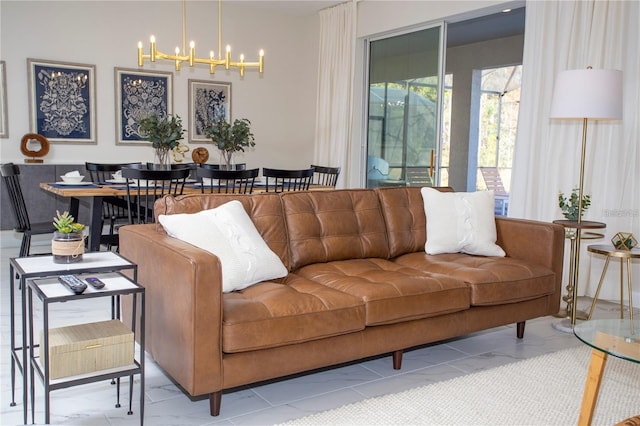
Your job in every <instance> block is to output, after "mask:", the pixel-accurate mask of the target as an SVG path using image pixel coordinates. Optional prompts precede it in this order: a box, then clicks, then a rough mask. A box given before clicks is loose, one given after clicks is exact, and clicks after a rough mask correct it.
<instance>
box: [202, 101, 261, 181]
mask: <svg viewBox="0 0 640 426" xmlns="http://www.w3.org/2000/svg"><path fill="white" fill-rule="evenodd" d="M204 133H205V135H206V136H207V137H208V138H209V139H211V141H212V142H213V143H214V144H215V145H216V146H217V147H218V149H219V150H220V152H221V154H222V156H223V159H224V161H225V164H226V165H227V168H230V166H231V163H232V159H233V153H235V152H238V151H242V152H244V150H245V148H251V147H254V146H255V145H256V143H255V138H254V136H253V133H251V122H250V121H249V120H248V119H246V118H237V119H235V120H234V121H233V124H231V123H229V122H228V121H227V120H226V119H225V114H224V108H223V107H220V106H216V107H215V109H214V114H213V120H212V121H211V122H209V123H208V124H207V126H206V127H205V129H204Z"/></svg>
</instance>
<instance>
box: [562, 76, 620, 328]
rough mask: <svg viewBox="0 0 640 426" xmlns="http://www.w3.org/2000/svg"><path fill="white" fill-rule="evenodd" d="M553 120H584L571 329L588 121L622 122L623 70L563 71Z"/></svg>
mask: <svg viewBox="0 0 640 426" xmlns="http://www.w3.org/2000/svg"><path fill="white" fill-rule="evenodd" d="M550 118H552V119H572V120H575V119H580V120H582V153H581V155H580V183H579V186H578V200H579V203H578V218H577V220H576V223H575V224H570V225H571V226H567V227H571V228H575V232H576V234H575V240H574V241H572V244H574V245H573V246H572V250H571V259H570V265H571V267H570V268H569V269H570V277H569V289H570V290H571V292H572V294H570V297H571V298H572V304H571V313H570V314H571V316H570V321H571V327H573V325H574V324H575V323H576V302H577V295H578V271H579V265H580V238H581V234H582V226H581V225H582V197H583V193H584V160H585V155H586V146H587V122H588V120H590V119H591V120H619V119H621V118H622V71H619V70H604V69H598V70H595V69H592V68H591V67H588V68H587V69H579V70H567V71H562V72H560V73H559V74H558V76H557V77H556V82H555V87H554V90H553V98H552V101H551V113H550Z"/></svg>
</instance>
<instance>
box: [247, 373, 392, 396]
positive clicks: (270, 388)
mask: <svg viewBox="0 0 640 426" xmlns="http://www.w3.org/2000/svg"><path fill="white" fill-rule="evenodd" d="M378 378H380V376H379V375H378V374H376V373H374V372H373V371H371V370H368V369H366V368H363V367H362V366H360V365H357V364H355V365H347V366H343V367H336V368H332V369H327V370H324V371H322V372H319V373H313V374H305V375H301V376H298V377H294V378H289V379H287V380H278V381H277V382H274V383H269V384H266V385H261V386H257V387H255V388H253V390H254V391H255V392H256V393H257V394H258V395H260V396H261V397H263V398H264V399H265V400H266V401H268V402H269V403H271V404H272V405H279V404H283V403H286V402H287V401H297V400H299V399H303V398H309V397H310V396H313V395H320V394H323V393H326V392H331V391H335V390H339V389H343V388H347V387H351V386H355V385H358V384H361V383H365V382H367V381H371V380H376V379H378Z"/></svg>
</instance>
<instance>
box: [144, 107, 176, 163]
mask: <svg viewBox="0 0 640 426" xmlns="http://www.w3.org/2000/svg"><path fill="white" fill-rule="evenodd" d="M138 125H139V131H140V135H141V136H143V137H146V138H147V139H149V142H151V146H152V147H153V149H155V150H156V157H157V158H158V160H159V162H160V164H167V162H168V154H169V151H171V150H172V149H174V148H176V147H177V146H178V145H179V144H180V141H181V140H182V139H183V138H184V132H185V130H184V128H183V127H182V119H181V118H180V116H179V115H175V116H173V115H171V114H167V115H163V116H161V115H158V114H150V115H148V116H146V117H144V118H142V119H140V121H138Z"/></svg>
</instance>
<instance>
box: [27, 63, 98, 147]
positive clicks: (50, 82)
mask: <svg viewBox="0 0 640 426" xmlns="http://www.w3.org/2000/svg"><path fill="white" fill-rule="evenodd" d="M27 68H28V72H29V124H30V128H31V132H32V133H37V134H39V135H42V136H44V137H46V138H47V139H48V140H49V142H51V143H82V144H96V143H97V139H96V133H97V132H96V122H97V120H96V114H97V110H96V66H95V65H87V64H75V63H70V62H58V61H45V60H40V59H32V58H28V59H27Z"/></svg>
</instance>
